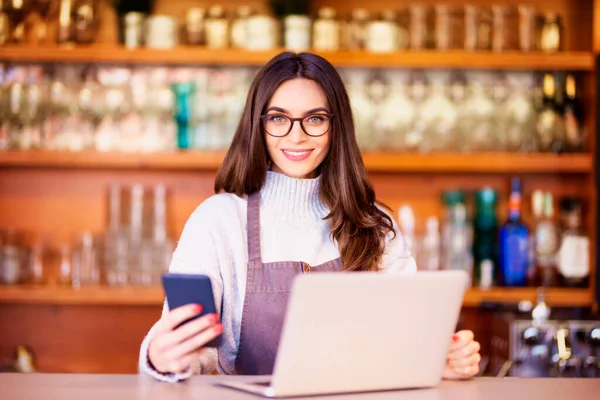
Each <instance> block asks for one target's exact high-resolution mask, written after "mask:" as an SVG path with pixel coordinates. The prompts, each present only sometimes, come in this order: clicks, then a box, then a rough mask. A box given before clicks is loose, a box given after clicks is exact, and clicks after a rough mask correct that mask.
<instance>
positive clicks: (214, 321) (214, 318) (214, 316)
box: [212, 314, 219, 324]
mask: <svg viewBox="0 0 600 400" xmlns="http://www.w3.org/2000/svg"><path fill="white" fill-rule="evenodd" d="M212 321H213V323H215V324H216V323H217V322H219V316H218V315H217V314H213V316H212Z"/></svg>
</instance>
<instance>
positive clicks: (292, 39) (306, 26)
mask: <svg viewBox="0 0 600 400" xmlns="http://www.w3.org/2000/svg"><path fill="white" fill-rule="evenodd" d="M310 24H311V21H310V18H309V17H308V15H287V16H286V17H284V19H283V26H284V46H285V48H286V49H289V50H292V51H306V50H308V49H309V48H310Z"/></svg>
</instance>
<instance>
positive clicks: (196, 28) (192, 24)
mask: <svg viewBox="0 0 600 400" xmlns="http://www.w3.org/2000/svg"><path fill="white" fill-rule="evenodd" d="M205 17H206V11H205V10H204V9H203V8H200V7H192V8H190V9H188V10H187V11H186V13H185V35H186V42H187V43H188V44H191V45H201V44H204V43H205V37H204V36H205V26H204V23H205Z"/></svg>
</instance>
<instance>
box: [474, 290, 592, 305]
mask: <svg viewBox="0 0 600 400" xmlns="http://www.w3.org/2000/svg"><path fill="white" fill-rule="evenodd" d="M545 296H546V302H547V303H548V305H550V306H561V307H585V306H591V305H592V304H593V303H594V295H593V292H592V290H591V289H570V288H550V289H547V290H546V291H545ZM535 299H536V288H531V287H528V288H494V289H491V290H483V289H476V288H473V289H469V291H468V292H467V293H466V295H465V299H464V302H463V304H464V305H465V306H477V305H479V304H481V303H484V302H489V303H505V304H510V303H514V304H516V303H518V302H520V301H531V302H535Z"/></svg>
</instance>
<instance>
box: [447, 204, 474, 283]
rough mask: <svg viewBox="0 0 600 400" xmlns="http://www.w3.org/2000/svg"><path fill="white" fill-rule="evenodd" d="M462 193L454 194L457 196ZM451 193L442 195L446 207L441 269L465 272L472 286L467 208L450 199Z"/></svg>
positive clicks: (470, 235)
mask: <svg viewBox="0 0 600 400" xmlns="http://www.w3.org/2000/svg"><path fill="white" fill-rule="evenodd" d="M461 193H462V192H455V195H459V194H461ZM452 196H453V195H452V192H450V193H444V197H445V199H444V203H445V205H446V207H447V214H446V221H445V224H444V228H443V232H442V246H443V249H444V253H443V254H444V256H443V258H442V260H443V267H444V268H446V269H450V270H462V271H465V272H466V273H467V274H468V276H469V279H468V286H471V285H472V275H473V255H472V253H471V249H472V245H473V241H472V240H473V234H472V229H471V225H470V224H469V222H468V219H467V207H466V205H465V203H464V197H463V201H455V200H458V196H457V198H454V199H451V197H452Z"/></svg>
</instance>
